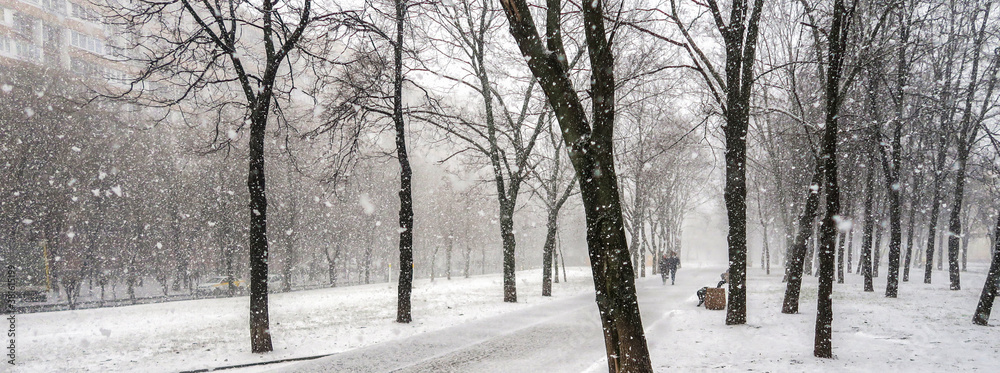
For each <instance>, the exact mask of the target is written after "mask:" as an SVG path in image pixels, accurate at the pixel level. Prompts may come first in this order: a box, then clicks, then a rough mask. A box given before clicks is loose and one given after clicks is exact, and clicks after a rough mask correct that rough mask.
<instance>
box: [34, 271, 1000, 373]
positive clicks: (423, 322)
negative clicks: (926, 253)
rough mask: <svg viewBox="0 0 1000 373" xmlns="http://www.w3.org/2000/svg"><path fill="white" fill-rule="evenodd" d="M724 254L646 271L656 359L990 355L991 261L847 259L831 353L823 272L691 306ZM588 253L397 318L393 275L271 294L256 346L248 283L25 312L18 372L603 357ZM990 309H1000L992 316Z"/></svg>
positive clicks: (958, 366)
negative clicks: (736, 322) (874, 262)
mask: <svg viewBox="0 0 1000 373" xmlns="http://www.w3.org/2000/svg"><path fill="white" fill-rule="evenodd" d="M721 271H722V268H715V267H707V268H697V267H696V266H693V265H688V266H687V267H686V268H683V269H681V270H680V271H678V278H677V285H673V286H671V285H669V284H668V285H665V286H664V285H662V284H661V283H660V280H659V278H644V279H640V280H639V281H638V290H639V300H640V308H641V311H642V314H643V323H644V324H643V325H644V326H645V327H646V330H647V341H648V344H649V348H650V352H651V354H652V359H653V366H654V369H655V370H656V371H666V370H667V369H679V370H680V371H703V370H715V369H718V368H723V369H725V370H741V371H748V370H752V371H795V372H798V371H816V370H819V371H859V372H861V371H865V372H868V371H879V370H881V371H907V372H912V371H917V372H923V371H926V372H942V371H946V372H951V371H987V372H989V371H996V369H997V368H996V367H997V366H1000V353H998V352H1000V343H997V341H998V340H1000V339H998V338H1000V331H998V330H997V329H996V328H992V327H979V326H974V325H972V323H971V321H970V320H971V313H972V311H973V309H974V307H975V304H976V302H977V300H978V296H979V292H980V290H981V286H982V284H983V279H984V276H985V275H984V273H983V272H984V271H985V267H984V266H970V272H966V273H963V276H962V284H963V287H964V289H963V290H961V291H950V290H948V285H947V274H946V273H944V272H941V271H936V272H935V277H934V284H932V285H925V284H923V282H922V272H921V273H917V272H912V273H911V275H913V276H914V278H915V279H916V280H918V281H916V282H909V283H903V284H901V286H900V297H899V298H897V299H887V298H885V297H884V296H883V295H882V294H883V291H884V286H885V277H884V273H885V271H883V277H881V278H877V279H876V292H874V293H864V292H862V291H861V278H860V276H858V275H854V274H850V275H848V277H847V283H846V284H842V285H841V284H838V285H836V286H835V295H834V297H835V298H834V312H835V315H834V325H833V328H834V354H835V355H836V356H837V358H836V359H832V360H830V359H817V358H813V357H812V346H813V329H814V321H815V310H816V280H815V278H813V277H807V278H806V281H805V282H804V286H803V295H802V303H801V307H800V310H801V313H800V314H798V315H783V314H781V313H780V303H781V299H782V296H783V291H784V284H782V283H781V274H780V270H773V271H772V274H771V275H765V274H764V273H763V271H762V270H760V269H759V268H751V269H750V270H749V274H750V276H749V284H748V289H749V293H750V294H749V301H748V323H747V325H742V326H726V325H725V323H724V318H725V312H724V311H709V310H705V309H704V308H700V307H695V303H697V298H696V297H695V295H694V292H695V290H697V289H698V288H700V287H702V286H708V285H714V283H715V282H717V279H718V274H719V273H720V272H721ZM589 272H590V270H589V268H574V269H571V270H570V281H569V283H562V284H558V285H556V287H555V296H554V297H552V298H543V297H541V296H539V295H538V293H539V282H540V277H541V276H540V274H539V272H538V271H525V272H519V273H518V290H519V294H518V295H519V300H520V302H519V303H517V304H509V303H503V302H501V298H500V295H501V278H500V277H499V276H498V275H487V276H478V277H473V278H471V279H463V278H455V279H453V280H451V281H447V280H443V279H438V280H437V281H435V282H433V283H431V282H429V281H427V280H419V281H417V282H416V285H415V289H414V293H413V297H414V322H413V323H412V324H409V325H400V324H397V323H394V322H393V320H394V316H395V287H393V286H389V285H387V284H381V285H368V286H356V287H349V288H337V289H321V290H312V291H301V292H293V293H286V294H274V295H272V314H271V321H272V331H273V336H274V343H275V352H273V353H270V354H267V355H263V356H261V355H254V354H251V353H249V352H248V347H249V346H248V343H247V339H248V332H247V324H248V318H247V304H246V302H247V299H246V298H245V297H241V298H229V299H207V300H195V301H182V302H171V303H163V304H150V305H140V306H131V307H120V308H114V309H93V310H81V311H64V312H52V313H40V314H30V315H19V316H18V320H17V327H18V335H19V337H18V356H17V358H18V365H17V367H16V369H15V370H14V371H17V372H55V371H60V372H63V371H93V372H114V371H129V372H131V371H143V372H160V371H182V370H191V369H202V368H211V367H223V366H231V365H237V364H244V363H252V362H258V361H270V360H280V359H285V358H293V357H301V356H312V355H321V354H331V353H335V354H334V355H332V356H329V357H326V358H321V359H317V360H312V361H305V362H296V363H284V364H280V365H266V366H259V367H253V368H249V369H237V370H232V371H239V372H256V371H277V372H284V371H295V372H328V371H338V372H339V371H352V372H353V371H371V372H384V371H407V372H443V371H453V372H522V371H546V372H584V371H592V372H600V371H603V370H605V369H606V365H605V363H604V362H603V357H604V351H603V341H602V336H601V334H600V325H599V320H598V319H597V311H596V305H595V304H594V301H593V298H594V295H593V284H592V283H591V281H590V278H589ZM997 318H998V317H997V315H994V317H993V320H997Z"/></svg>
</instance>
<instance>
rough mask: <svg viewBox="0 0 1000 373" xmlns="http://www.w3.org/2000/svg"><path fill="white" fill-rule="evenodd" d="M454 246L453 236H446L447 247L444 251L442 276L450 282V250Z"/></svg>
mask: <svg viewBox="0 0 1000 373" xmlns="http://www.w3.org/2000/svg"><path fill="white" fill-rule="evenodd" d="M454 245H455V238H454V235H451V234H449V235H448V247H446V248H445V251H444V258H445V259H444V263H445V264H444V274H445V277H446V278H447V279H448V280H451V250H452V248H453V247H454Z"/></svg>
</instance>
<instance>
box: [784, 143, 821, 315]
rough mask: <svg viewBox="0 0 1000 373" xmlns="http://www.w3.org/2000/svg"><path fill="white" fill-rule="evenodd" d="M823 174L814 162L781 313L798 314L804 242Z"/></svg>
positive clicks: (810, 232) (819, 161) (800, 217)
mask: <svg viewBox="0 0 1000 373" xmlns="http://www.w3.org/2000/svg"><path fill="white" fill-rule="evenodd" d="M823 174H824V173H823V163H822V161H821V160H816V170H815V171H814V172H813V177H812V181H810V183H809V185H810V186H809V195H808V196H807V197H806V203H805V208H804V209H803V210H802V215H799V233H798V234H797V235H795V242H794V243H793V244H792V252H791V253H790V254H789V259H788V260H787V261H786V262H787V263H788V266H789V268H788V270H787V271H786V274H787V275H788V283H787V284H785V299H784V301H783V302H782V303H781V313H787V314H793V313H799V294H800V292H801V289H802V275H803V273H802V271H803V265H804V262H805V260H806V251H807V250H806V245H807V243H806V242H807V241H808V240H809V237H810V236H812V233H813V230H812V222H813V221H814V220H816V213H817V210H819V199H820V198H819V197H820V193H821V190H820V189H821V185H822V183H823Z"/></svg>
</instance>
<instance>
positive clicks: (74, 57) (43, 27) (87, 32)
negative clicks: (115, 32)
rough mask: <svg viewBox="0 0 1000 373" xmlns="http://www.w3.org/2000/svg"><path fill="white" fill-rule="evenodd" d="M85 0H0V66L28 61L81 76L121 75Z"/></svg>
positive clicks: (95, 14)
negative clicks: (110, 58) (110, 57)
mask: <svg viewBox="0 0 1000 373" xmlns="http://www.w3.org/2000/svg"><path fill="white" fill-rule="evenodd" d="M110 34H112V33H111V32H109V30H108V28H107V27H106V26H105V25H104V24H102V23H101V20H100V16H99V13H98V11H97V8H96V7H95V6H94V5H92V4H91V3H90V2H89V1H88V0H0V66H3V65H7V66H11V65H14V64H17V63H31V64H35V65H39V66H43V67H46V68H52V69H60V70H64V71H70V72H72V73H73V74H74V75H76V76H78V77H81V78H104V79H109V78H110V79H117V78H121V77H122V76H123V73H122V68H121V66H120V64H119V63H117V62H114V61H111V60H109V59H108V58H107V57H108V56H109V55H112V54H113V53H112V51H111V48H110V47H108V45H107V35H110Z"/></svg>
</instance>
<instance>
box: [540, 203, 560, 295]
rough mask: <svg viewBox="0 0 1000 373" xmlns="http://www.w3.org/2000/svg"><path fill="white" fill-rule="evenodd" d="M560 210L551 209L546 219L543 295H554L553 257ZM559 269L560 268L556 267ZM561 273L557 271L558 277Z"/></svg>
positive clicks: (543, 254)
mask: <svg viewBox="0 0 1000 373" xmlns="http://www.w3.org/2000/svg"><path fill="white" fill-rule="evenodd" d="M558 214H559V213H558V211H555V210H549V217H548V219H547V220H546V223H545V228H546V233H545V245H544V246H543V249H542V251H543V252H542V296H543V297H548V296H552V259H553V256H554V255H555V246H556V218H557V217H558ZM556 271H558V269H556ZM558 277H559V273H558V272H556V278H558Z"/></svg>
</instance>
